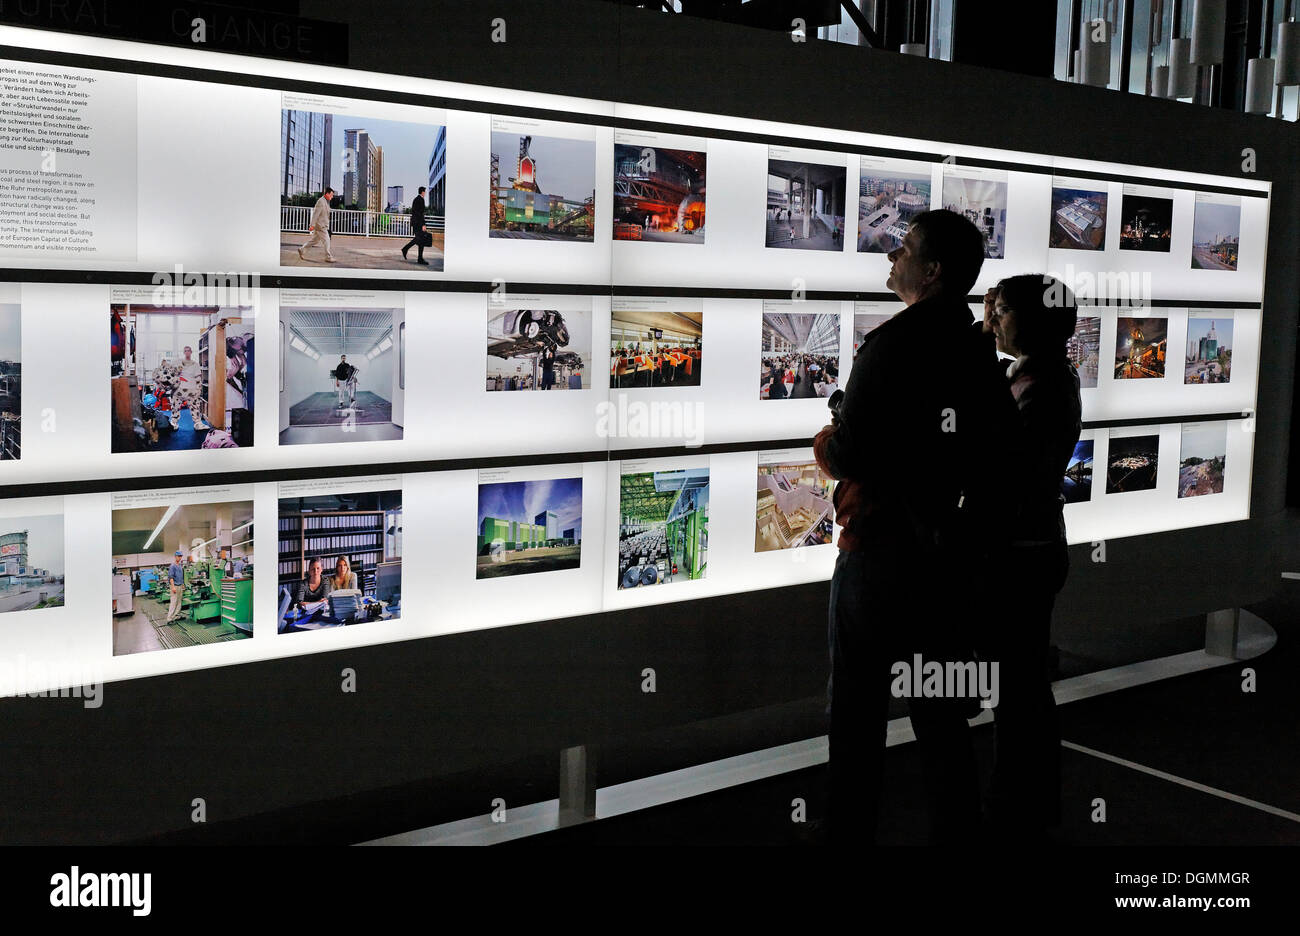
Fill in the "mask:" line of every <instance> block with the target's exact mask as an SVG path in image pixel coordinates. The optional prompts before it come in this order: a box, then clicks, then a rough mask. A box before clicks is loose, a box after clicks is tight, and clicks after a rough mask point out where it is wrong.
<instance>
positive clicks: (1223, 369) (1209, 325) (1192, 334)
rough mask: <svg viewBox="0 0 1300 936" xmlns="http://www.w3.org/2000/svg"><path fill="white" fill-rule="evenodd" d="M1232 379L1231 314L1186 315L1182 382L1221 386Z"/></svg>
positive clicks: (1202, 313) (1203, 313)
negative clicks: (1185, 353) (1184, 364)
mask: <svg viewBox="0 0 1300 936" xmlns="http://www.w3.org/2000/svg"><path fill="white" fill-rule="evenodd" d="M1231 378H1232V313H1231V312H1222V311H1219V312H1189V313H1188V314H1187V366H1186V368H1185V369H1184V371H1183V383H1189V384H1218V383H1227V382H1228V381H1229V380H1230V379H1231Z"/></svg>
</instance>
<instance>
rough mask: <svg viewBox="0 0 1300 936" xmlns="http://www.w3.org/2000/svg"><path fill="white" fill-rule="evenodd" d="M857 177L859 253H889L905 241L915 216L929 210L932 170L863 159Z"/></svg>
mask: <svg viewBox="0 0 1300 936" xmlns="http://www.w3.org/2000/svg"><path fill="white" fill-rule="evenodd" d="M858 179H859V181H858V252H859V253H889V252H890V251H891V250H893V249H894V248H896V247H897V246H898V245H899V244H901V243H902V242H903V238H904V237H905V236H906V235H907V226H908V223H909V222H911V220H912V218H914V217H916V216H917V215H918V214H920V213H921V212H922V211H929V210H930V173H929V171H926V170H920V171H918V170H910V171H909V170H906V169H901V168H900V169H890V168H888V167H884V166H880V165H878V164H875V163H872V164H870V165H869V164H868V163H867V161H866V160H865V159H864V160H863V162H862V168H861V171H860V174H859V177H858Z"/></svg>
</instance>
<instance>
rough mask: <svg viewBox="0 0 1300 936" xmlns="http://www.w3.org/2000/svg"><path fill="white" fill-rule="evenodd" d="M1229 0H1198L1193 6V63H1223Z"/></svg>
mask: <svg viewBox="0 0 1300 936" xmlns="http://www.w3.org/2000/svg"><path fill="white" fill-rule="evenodd" d="M1227 19H1228V0H1196V5H1195V6H1193V7H1192V64H1193V65H1221V64H1222V63H1223V34H1224V29H1225V27H1226V25H1227Z"/></svg>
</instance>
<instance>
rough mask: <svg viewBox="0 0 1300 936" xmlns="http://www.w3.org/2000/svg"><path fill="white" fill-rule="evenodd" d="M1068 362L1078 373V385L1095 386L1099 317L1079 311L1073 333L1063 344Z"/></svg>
mask: <svg viewBox="0 0 1300 936" xmlns="http://www.w3.org/2000/svg"><path fill="white" fill-rule="evenodd" d="M1065 350H1066V353H1067V354H1068V355H1069V356H1070V363H1071V364H1073V365H1074V369H1075V370H1076V371H1077V372H1078V374H1079V387H1080V388H1082V389H1087V388H1089V387H1095V386H1097V366H1098V364H1099V363H1100V356H1101V318H1100V317H1099V316H1096V315H1084V314H1083V312H1082V311H1081V312H1080V313H1079V315H1078V317H1077V318H1076V319H1075V320H1074V334H1073V335H1071V336H1070V340H1069V342H1067V343H1066V346H1065Z"/></svg>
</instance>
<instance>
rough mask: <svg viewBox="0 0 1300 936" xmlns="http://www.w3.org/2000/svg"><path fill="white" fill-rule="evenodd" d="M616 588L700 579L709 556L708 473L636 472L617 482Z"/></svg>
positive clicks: (691, 470) (693, 470)
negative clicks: (618, 486)
mask: <svg viewBox="0 0 1300 936" xmlns="http://www.w3.org/2000/svg"><path fill="white" fill-rule="evenodd" d="M618 514H619V518H620V519H619V525H618V587H619V588H638V587H640V586H643V585H664V584H667V583H669V582H685V581H692V580H694V579H699V578H703V577H704V574H705V572H706V571H707V570H708V554H709V469H708V468H686V469H677V470H667V471H641V472H635V473H632V474H625V475H623V477H622V478H621V479H620V489H619V506H618Z"/></svg>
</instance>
